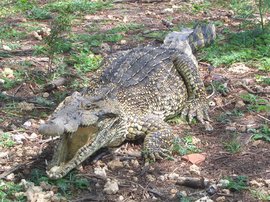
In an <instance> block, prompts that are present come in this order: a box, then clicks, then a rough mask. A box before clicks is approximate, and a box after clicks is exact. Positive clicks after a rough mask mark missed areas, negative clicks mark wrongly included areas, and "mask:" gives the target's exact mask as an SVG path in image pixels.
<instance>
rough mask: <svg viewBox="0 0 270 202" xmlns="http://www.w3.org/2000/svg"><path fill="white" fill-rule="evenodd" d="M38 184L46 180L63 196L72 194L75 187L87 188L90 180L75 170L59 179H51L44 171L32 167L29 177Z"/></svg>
mask: <svg viewBox="0 0 270 202" xmlns="http://www.w3.org/2000/svg"><path fill="white" fill-rule="evenodd" d="M29 180H30V181H31V182H34V183H35V185H37V186H39V185H40V183H41V182H46V183H48V184H50V185H53V186H57V187H58V189H59V191H60V193H61V194H63V195H64V196H65V197H69V196H71V195H72V191H74V190H75V189H80V190H85V189H88V188H89V185H90V182H89V181H88V180H87V179H86V178H84V177H78V176H77V175H76V174H75V172H70V173H69V174H68V175H67V176H65V177H64V178H61V179H57V180H52V179H49V178H48V177H47V175H46V173H45V172H44V171H41V170H38V169H34V170H32V172H31V177H30V179H29Z"/></svg>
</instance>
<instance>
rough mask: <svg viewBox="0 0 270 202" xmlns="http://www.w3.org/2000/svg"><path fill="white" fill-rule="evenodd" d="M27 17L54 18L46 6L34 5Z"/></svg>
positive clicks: (36, 18) (35, 18)
mask: <svg viewBox="0 0 270 202" xmlns="http://www.w3.org/2000/svg"><path fill="white" fill-rule="evenodd" d="M27 18H29V19H32V20H48V19H51V18H52V13H51V12H49V11H47V10H46V9H44V8H39V7H33V8H32V9H31V10H29V11H28V12H27Z"/></svg>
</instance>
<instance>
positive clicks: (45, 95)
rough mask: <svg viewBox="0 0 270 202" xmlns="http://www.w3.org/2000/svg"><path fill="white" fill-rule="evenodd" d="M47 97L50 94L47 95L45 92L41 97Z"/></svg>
mask: <svg viewBox="0 0 270 202" xmlns="http://www.w3.org/2000/svg"><path fill="white" fill-rule="evenodd" d="M49 96H50V94H49V93H47V92H45V93H43V94H42V97H44V98H47V97H49Z"/></svg>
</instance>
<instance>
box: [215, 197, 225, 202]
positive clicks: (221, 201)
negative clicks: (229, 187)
mask: <svg viewBox="0 0 270 202" xmlns="http://www.w3.org/2000/svg"><path fill="white" fill-rule="evenodd" d="M225 201H226V197H225V196H219V197H217V198H216V202H225Z"/></svg>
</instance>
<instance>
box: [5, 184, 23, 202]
mask: <svg viewBox="0 0 270 202" xmlns="http://www.w3.org/2000/svg"><path fill="white" fill-rule="evenodd" d="M21 191H22V186H21V185H19V184H15V183H14V182H6V181H4V180H0V201H3V202H11V201H26V197H25V196H22V195H21V196H17V197H16V196H15V193H18V192H21Z"/></svg>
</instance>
